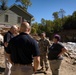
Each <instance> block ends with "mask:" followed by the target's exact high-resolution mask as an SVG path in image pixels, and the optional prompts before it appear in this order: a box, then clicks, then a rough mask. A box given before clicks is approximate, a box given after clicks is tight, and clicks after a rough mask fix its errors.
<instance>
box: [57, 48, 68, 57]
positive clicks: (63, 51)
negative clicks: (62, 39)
mask: <svg viewBox="0 0 76 75" xmlns="http://www.w3.org/2000/svg"><path fill="white" fill-rule="evenodd" d="M65 52H67V50H66V49H65V48H62V51H61V53H59V55H58V56H61V55H62V54H64V53H65Z"/></svg>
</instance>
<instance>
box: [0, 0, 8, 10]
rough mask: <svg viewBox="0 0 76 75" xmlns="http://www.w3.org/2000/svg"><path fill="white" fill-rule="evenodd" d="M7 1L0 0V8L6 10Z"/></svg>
mask: <svg viewBox="0 0 76 75" xmlns="http://www.w3.org/2000/svg"><path fill="white" fill-rule="evenodd" d="M7 2H8V0H0V3H1V5H0V9H1V10H6V9H7V8H8V7H7Z"/></svg>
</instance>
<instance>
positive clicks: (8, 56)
mask: <svg viewBox="0 0 76 75" xmlns="http://www.w3.org/2000/svg"><path fill="white" fill-rule="evenodd" d="M5 56H7V58H8V61H9V62H10V63H11V64H12V63H13V62H12V61H11V58H10V54H8V53H6V52H5Z"/></svg>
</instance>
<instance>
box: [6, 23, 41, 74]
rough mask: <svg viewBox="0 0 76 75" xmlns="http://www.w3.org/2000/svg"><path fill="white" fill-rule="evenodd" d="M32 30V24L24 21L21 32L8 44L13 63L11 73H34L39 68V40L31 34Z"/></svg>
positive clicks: (8, 52) (10, 59) (9, 56)
mask: <svg viewBox="0 0 76 75" xmlns="http://www.w3.org/2000/svg"><path fill="white" fill-rule="evenodd" d="M30 30H31V27H30V25H29V24H28V23H27V22H23V23H22V24H21V27H20V32H21V33H20V34H19V35H18V36H16V37H14V38H13V39H11V40H10V42H9V44H8V47H7V49H8V50H6V52H7V54H8V59H9V61H10V62H11V63H12V68H11V75H32V73H33V72H35V71H36V70H37V68H38V65H39V58H40V56H39V55H40V52H39V48H38V44H37V42H36V41H35V40H34V39H33V38H31V37H30V35H29V33H30ZM33 61H34V63H33V64H34V67H32V62H33ZM13 69H14V70H13Z"/></svg>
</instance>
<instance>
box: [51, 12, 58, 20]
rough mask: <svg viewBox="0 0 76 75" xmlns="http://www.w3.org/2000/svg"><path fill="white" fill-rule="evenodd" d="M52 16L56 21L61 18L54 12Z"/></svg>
mask: <svg viewBox="0 0 76 75" xmlns="http://www.w3.org/2000/svg"><path fill="white" fill-rule="evenodd" d="M52 15H53V16H54V20H56V19H58V18H59V16H58V12H54V13H53V14H52Z"/></svg>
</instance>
